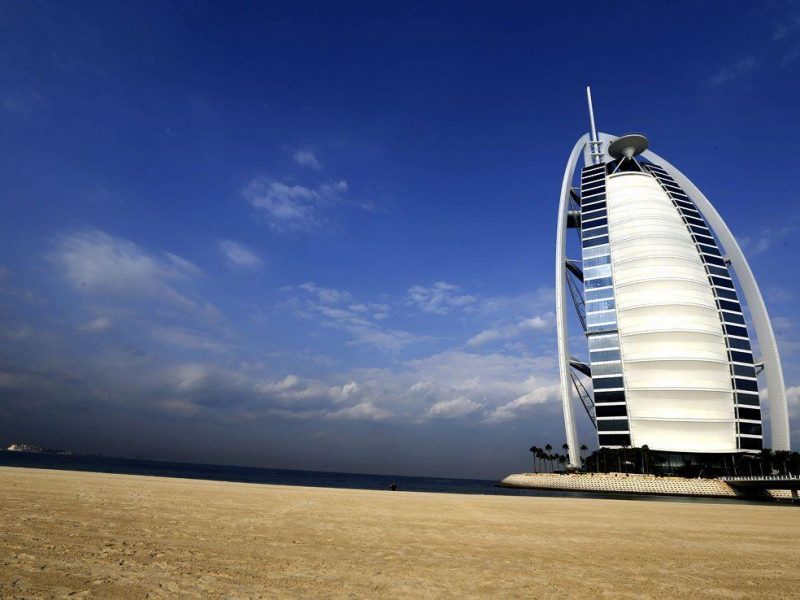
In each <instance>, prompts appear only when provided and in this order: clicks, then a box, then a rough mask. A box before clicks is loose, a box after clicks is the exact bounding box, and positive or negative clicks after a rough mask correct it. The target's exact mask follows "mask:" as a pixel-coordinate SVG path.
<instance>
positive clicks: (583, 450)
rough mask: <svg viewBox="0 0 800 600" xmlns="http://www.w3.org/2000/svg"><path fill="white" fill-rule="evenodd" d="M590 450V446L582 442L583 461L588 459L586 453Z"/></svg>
mask: <svg viewBox="0 0 800 600" xmlns="http://www.w3.org/2000/svg"><path fill="white" fill-rule="evenodd" d="M588 451H589V448H588V447H587V446H586V444H581V462H584V461H585V460H586V453H587V452H588Z"/></svg>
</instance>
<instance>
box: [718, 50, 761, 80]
mask: <svg viewBox="0 0 800 600" xmlns="http://www.w3.org/2000/svg"><path fill="white" fill-rule="evenodd" d="M758 66H759V61H758V60H757V59H756V58H755V57H754V56H745V57H744V58H742V59H740V60H738V61H736V62H735V63H733V64H732V65H728V66H726V67H723V68H722V69H720V70H719V71H717V72H716V73H714V75H712V76H711V77H710V78H709V80H708V81H709V83H710V84H711V85H712V86H714V87H717V86H720V85H723V84H725V83H728V82H731V81H734V80H736V79H740V78H742V77H744V76H746V75H748V74H749V73H751V72H752V71H753V70H754V69H755V68H756V67H758Z"/></svg>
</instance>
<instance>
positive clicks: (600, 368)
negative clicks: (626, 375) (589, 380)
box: [592, 362, 622, 377]
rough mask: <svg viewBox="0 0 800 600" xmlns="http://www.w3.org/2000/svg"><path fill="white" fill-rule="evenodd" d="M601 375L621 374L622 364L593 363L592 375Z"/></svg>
mask: <svg viewBox="0 0 800 600" xmlns="http://www.w3.org/2000/svg"><path fill="white" fill-rule="evenodd" d="M601 375H622V364H621V363H619V362H607V363H600V364H593V365H592V377H599V376H601Z"/></svg>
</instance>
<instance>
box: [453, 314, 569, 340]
mask: <svg viewBox="0 0 800 600" xmlns="http://www.w3.org/2000/svg"><path fill="white" fill-rule="evenodd" d="M552 324H553V315H552V314H547V315H545V316H540V315H536V316H535V317H531V318H529V319H525V320H523V321H519V322H518V323H514V324H513V325H506V326H504V327H493V328H491V329H485V330H483V331H481V332H480V333H478V334H476V335H474V336H472V337H471V338H470V339H469V340H468V341H467V345H468V346H470V347H472V348H478V347H480V346H483V345H485V344H489V343H491V342H496V341H498V340H507V339H513V338H516V337H518V336H520V335H522V334H523V333H525V332H527V331H547V330H549V329H550V328H551V327H552Z"/></svg>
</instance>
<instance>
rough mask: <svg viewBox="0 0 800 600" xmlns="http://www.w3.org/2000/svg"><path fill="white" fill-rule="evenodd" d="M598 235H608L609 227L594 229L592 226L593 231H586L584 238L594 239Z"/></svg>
mask: <svg viewBox="0 0 800 600" xmlns="http://www.w3.org/2000/svg"><path fill="white" fill-rule="evenodd" d="M596 235H608V227H605V226H604V227H594V225H593V226H592V228H591V229H586V228H585V229H584V230H583V237H584V238H587V237H594V236H596Z"/></svg>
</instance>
